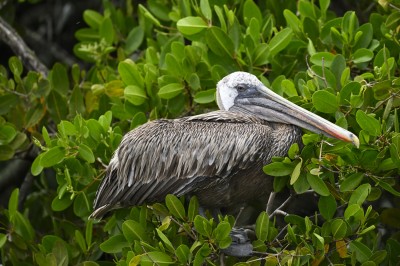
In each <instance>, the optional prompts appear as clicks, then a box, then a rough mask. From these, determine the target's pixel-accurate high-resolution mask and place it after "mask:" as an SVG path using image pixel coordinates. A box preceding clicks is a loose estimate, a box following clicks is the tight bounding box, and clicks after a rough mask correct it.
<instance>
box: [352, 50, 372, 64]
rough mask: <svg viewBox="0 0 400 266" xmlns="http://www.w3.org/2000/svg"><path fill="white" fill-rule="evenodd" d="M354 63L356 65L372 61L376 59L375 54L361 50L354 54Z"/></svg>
mask: <svg viewBox="0 0 400 266" xmlns="http://www.w3.org/2000/svg"><path fill="white" fill-rule="evenodd" d="M352 58H353V62H354V63H356V64H359V63H365V62H369V61H371V59H372V58H374V53H373V52H372V51H371V50H369V49H367V48H360V49H358V50H357V51H356V52H355V53H354V54H353V57H352Z"/></svg>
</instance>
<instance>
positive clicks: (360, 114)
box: [356, 110, 381, 136]
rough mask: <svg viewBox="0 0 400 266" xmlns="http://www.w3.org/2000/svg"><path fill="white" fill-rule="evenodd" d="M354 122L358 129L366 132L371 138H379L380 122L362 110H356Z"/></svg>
mask: <svg viewBox="0 0 400 266" xmlns="http://www.w3.org/2000/svg"><path fill="white" fill-rule="evenodd" d="M356 120H357V123H358V124H359V125H360V127H361V128H362V129H363V130H365V131H367V132H368V134H369V135H371V136H379V135H380V132H381V124H380V122H379V121H378V120H377V119H375V118H374V117H372V116H371V115H368V114H366V113H364V111H362V110H358V111H357V113H356Z"/></svg>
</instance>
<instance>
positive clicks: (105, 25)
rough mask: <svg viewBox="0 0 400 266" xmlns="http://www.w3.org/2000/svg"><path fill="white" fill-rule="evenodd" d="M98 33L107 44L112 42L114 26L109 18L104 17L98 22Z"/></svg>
mask: <svg viewBox="0 0 400 266" xmlns="http://www.w3.org/2000/svg"><path fill="white" fill-rule="evenodd" d="M99 34H100V37H101V38H102V39H104V40H105V41H106V43H107V44H109V45H110V44H112V43H113V41H114V34H115V32H114V26H113V23H112V21H111V18H109V17H107V18H104V19H103V21H102V22H101V24H100V28H99Z"/></svg>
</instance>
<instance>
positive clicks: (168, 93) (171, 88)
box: [158, 83, 183, 100]
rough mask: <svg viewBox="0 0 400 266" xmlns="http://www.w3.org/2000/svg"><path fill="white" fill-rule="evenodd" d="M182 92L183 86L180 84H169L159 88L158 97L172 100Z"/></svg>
mask: <svg viewBox="0 0 400 266" xmlns="http://www.w3.org/2000/svg"><path fill="white" fill-rule="evenodd" d="M182 92H183V86H182V84H180V83H170V84H168V85H165V86H163V87H161V88H160V90H159V91H158V96H160V98H161V99H166V100H168V99H172V98H174V97H176V96H178V95H179V94H181V93H182Z"/></svg>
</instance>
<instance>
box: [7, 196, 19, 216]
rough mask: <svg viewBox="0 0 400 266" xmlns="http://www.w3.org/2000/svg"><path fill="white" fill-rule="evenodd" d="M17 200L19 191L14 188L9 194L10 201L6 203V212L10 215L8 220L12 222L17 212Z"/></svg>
mask: <svg viewBox="0 0 400 266" xmlns="http://www.w3.org/2000/svg"><path fill="white" fill-rule="evenodd" d="M18 199H19V189H18V188H15V189H14V190H13V192H12V193H11V196H10V199H9V201H8V212H9V214H10V220H11V221H13V220H14V217H15V214H16V213H17V212H18Z"/></svg>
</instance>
